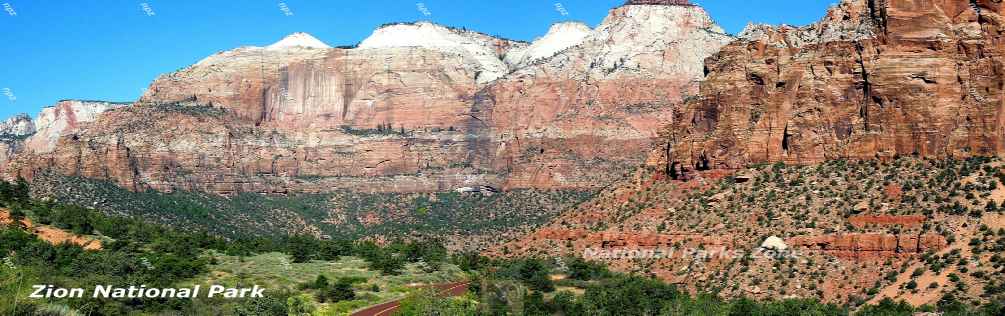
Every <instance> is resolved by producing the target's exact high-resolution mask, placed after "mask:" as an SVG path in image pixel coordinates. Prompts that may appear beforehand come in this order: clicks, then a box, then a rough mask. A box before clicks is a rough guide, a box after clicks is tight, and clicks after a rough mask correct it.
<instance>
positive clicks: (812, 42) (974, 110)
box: [651, 0, 1005, 168]
mask: <svg viewBox="0 0 1005 316" xmlns="http://www.w3.org/2000/svg"><path fill="white" fill-rule="evenodd" d="M1002 13H1003V5H1002V3H1001V2H998V1H983V0H981V1H965V0H942V1H907V0H888V1H867V0H846V1H843V2H841V3H840V4H839V5H837V6H835V7H833V8H832V9H831V10H830V11H829V12H828V14H827V15H826V16H825V17H824V18H823V20H821V21H820V22H818V23H815V24H812V25H809V26H806V27H798V28H797V27H791V26H781V27H770V26H765V25H751V26H748V27H747V29H746V30H744V31H743V32H742V33H741V34H740V35H739V40H737V41H736V42H733V43H731V44H730V45H727V46H726V47H724V48H722V50H721V51H720V52H719V53H718V54H716V55H715V56H714V57H712V58H710V59H708V60H707V62H706V63H705V69H706V71H707V72H708V76H707V78H706V79H705V81H704V82H703V83H702V85H701V93H700V97H699V98H694V99H693V100H689V102H687V103H686V104H685V105H684V106H683V107H682V108H681V112H682V114H681V116H680V118H679V119H676V120H672V121H671V123H670V124H669V125H668V126H667V128H666V129H665V133H664V135H663V136H664V137H665V139H666V141H665V144H667V146H666V147H663V148H659V150H657V152H656V153H654V156H657V157H658V158H654V159H653V160H652V161H651V162H653V163H654V164H657V165H662V166H667V167H670V166H674V168H679V166H686V167H688V168H691V167H693V166H708V167H710V168H733V167H738V166H742V165H745V164H749V163H752V162H764V161H772V162H774V161H785V162H790V163H812V162H818V161H822V160H826V159H837V158H866V159H868V158H875V157H881V158H882V157H893V156H896V155H911V154H919V155H925V156H951V157H960V156H969V155H988V154H996V153H998V154H1000V153H1002V152H1003V150H1005V148H1003V142H1002V141H1003V139H1002V136H1003V132H1002V131H1003V128H1005V116H1003V115H1005V113H1003V110H1005V98H1003V93H1005V92H1003V91H1005V90H1003V88H1002V86H1003V72H1005V67H1003V62H1002V53H1003V47H1005V45H1002V34H1003V32H1005V20H1003V19H1002ZM668 154H669V155H668ZM668 157H669V159H668Z"/></svg>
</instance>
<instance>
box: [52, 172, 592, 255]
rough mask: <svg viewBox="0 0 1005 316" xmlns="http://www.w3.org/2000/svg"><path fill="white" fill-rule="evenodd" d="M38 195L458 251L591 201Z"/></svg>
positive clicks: (195, 226) (152, 214)
mask: <svg viewBox="0 0 1005 316" xmlns="http://www.w3.org/2000/svg"><path fill="white" fill-rule="evenodd" d="M32 195H33V196H35V197H38V198H48V199H53V200H56V201H61V202H64V203H69V204H76V205H81V206H86V207H94V208H97V209H100V210H103V211H106V212H108V213H113V214H120V215H129V216H132V217H136V218H142V219H144V220H146V221H150V222H155V223H161V224H167V225H171V226H173V227H177V228H180V229H186V230H206V231H209V232H212V233H214V234H219V235H222V236H227V237H240V236H261V235H271V234H282V235H297V234H307V235H311V236H315V237H317V238H376V239H378V240H383V239H395V238H401V237H415V236H422V235H425V236H435V237H437V238H443V239H444V240H445V241H447V242H448V247H449V248H451V249H455V250H460V249H467V250H471V249H481V248H484V247H485V246H487V245H489V244H490V243H493V242H498V241H499V240H500V237H503V236H510V237H514V236H518V235H520V234H523V233H526V232H528V231H530V230H532V229H533V228H536V227H538V226H540V225H541V224H544V223H547V222H548V221H549V220H551V219H552V218H553V217H554V216H556V215H557V214H558V213H559V212H560V211H561V210H563V209H567V208H570V207H573V206H575V205H576V204H578V203H580V202H582V201H585V200H587V199H589V198H590V197H591V196H592V195H593V191H585V190H535V189H524V190H512V191H503V192H498V193H491V194H481V193H458V192H440V193H361V192H351V191H336V192H332V193H318V194H306V193H305V194H290V195H263V194H258V193H242V194H237V195H235V196H231V197H223V196H218V195H215V194H210V193H201V192H187V191H176V192H171V193H162V192H157V191H146V192H131V191H128V190H125V189H123V188H121V187H118V186H116V185H114V184H112V183H109V182H106V181H99V180H91V179H85V178H79V177H68V176H62V175H58V174H53V173H50V174H44V175H38V176H36V178H35V180H34V181H33V185H32Z"/></svg>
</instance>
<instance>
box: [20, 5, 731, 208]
mask: <svg viewBox="0 0 1005 316" xmlns="http://www.w3.org/2000/svg"><path fill="white" fill-rule="evenodd" d="M731 40H732V38H731V37H730V36H728V35H725V34H723V32H722V30H721V28H719V27H718V26H716V25H715V24H714V22H713V21H712V20H711V18H709V17H708V15H707V14H706V13H705V12H704V10H702V9H701V8H700V7H697V6H691V5H674V4H627V5H624V6H621V7H618V8H614V9H612V10H611V12H610V15H609V16H608V17H607V18H606V19H605V20H604V21H603V22H602V23H601V24H600V25H599V26H598V27H596V28H595V29H591V28H589V27H587V26H585V25H582V24H578V23H571V22H570V23H559V24H556V25H555V26H553V27H552V28H551V29H550V30H549V32H548V34H546V35H545V36H543V37H542V38H540V39H538V40H536V41H535V42H533V43H524V42H518V41H511V40H506V39H502V38H498V37H493V36H489V35H485V34H482V33H478V32H472V31H468V30H462V29H456V28H450V27H446V26H441V25H436V24H433V23H428V22H418V23H397V24H388V25H385V26H382V27H380V28H378V29H377V30H375V31H374V33H373V35H371V36H370V37H369V38H367V39H365V40H363V41H362V42H361V43H360V44H359V45H358V47H343V48H331V47H329V46H328V45H326V44H324V43H323V42H321V41H319V40H317V39H315V38H313V37H311V36H310V35H307V34H304V33H296V34H293V35H290V36H289V37H287V38H285V39H283V40H281V41H279V42H277V43H276V44H273V45H270V46H268V47H241V48H237V49H234V50H230V51H225V52H220V53H217V54H214V55H212V56H209V57H207V58H205V59H203V60H201V61H199V62H198V63H196V64H194V65H192V66H189V67H186V68H184V69H181V70H179V71H176V72H173V73H170V74H165V75H162V76H160V77H158V78H157V79H156V80H155V81H154V82H153V83H152V84H151V85H150V87H149V89H148V90H147V91H146V92H145V93H144V94H143V96H142V97H141V98H140V100H139V101H137V102H136V103H135V104H134V105H132V106H129V107H125V108H122V109H116V110H115V111H108V112H105V113H104V114H101V115H98V116H96V117H91V116H88V118H87V120H88V121H90V120H92V119H93V121H94V122H93V123H92V124H82V125H80V126H77V124H72V126H70V125H68V126H66V127H67V128H65V129H59V130H60V131H63V132H60V133H55V134H54V133H44V134H45V135H42V134H43V133H39V135H36V136H34V137H32V138H30V139H28V140H27V141H26V144H28V147H29V148H32V149H31V150H25V151H23V152H22V153H19V154H18V155H16V156H15V157H12V158H10V159H7V162H6V163H5V167H4V168H5V170H6V172H7V173H8V174H9V175H15V174H16V175H21V176H24V177H26V178H31V177H32V176H34V175H37V174H38V173H40V172H57V173H60V174H65V175H72V176H82V177H88V178H97V179H104V180H110V181H113V182H115V183H117V184H118V185H121V186H123V187H126V188H129V189H131V190H147V189H155V190H160V191H173V190H204V191H209V192H214V193H219V194H233V193H237V192H262V193H279V194H282V193H287V192H324V191H330V190H336V189H353V190H362V191H382V192H412V191H442V190H450V189H453V188H456V187H459V186H475V185H490V186H494V187H499V188H504V189H513V188H571V189H577V188H589V187H599V186H603V185H605V184H607V183H609V182H610V180H611V179H614V178H617V177H620V176H621V175H622V174H623V173H624V172H625V171H626V170H629V169H631V168H634V167H636V166H638V165H640V164H641V163H642V162H643V161H644V160H645V158H646V154H645V153H646V152H648V150H649V149H650V148H651V147H652V143H651V142H652V141H653V139H654V138H655V137H656V136H657V132H658V131H659V127H660V126H662V125H663V124H664V123H665V122H666V120H668V119H669V118H670V115H669V113H670V112H669V109H670V108H671V104H674V103H679V102H680V101H681V100H683V98H684V96H686V95H693V94H696V93H697V92H698V90H697V89H698V85H697V81H698V80H699V79H700V78H701V76H702V75H703V73H702V68H701V61H702V60H704V58H706V57H708V56H710V55H712V54H713V53H715V52H716V51H718V49H719V47H721V46H723V45H725V44H726V43H728V42H730V41H731ZM61 113H67V114H74V113H77V112H73V111H63V112H61ZM88 113H90V112H88ZM75 115H76V114H75ZM68 117H70V118H72V117H73V116H72V115H71V116H68ZM70 121H72V119H71V120H70ZM71 127H72V128H71ZM64 130H65V131H64Z"/></svg>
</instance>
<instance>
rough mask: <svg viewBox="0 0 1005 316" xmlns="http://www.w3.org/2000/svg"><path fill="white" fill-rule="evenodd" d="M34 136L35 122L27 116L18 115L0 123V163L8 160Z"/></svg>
mask: <svg viewBox="0 0 1005 316" xmlns="http://www.w3.org/2000/svg"><path fill="white" fill-rule="evenodd" d="M32 134H35V121H33V120H32V119H31V117H30V116H28V115H27V114H18V115H16V116H14V117H11V118H9V119H7V120H4V121H2V122H0V162H4V161H7V160H9V159H10V157H11V156H12V155H14V154H16V153H17V152H18V151H19V150H20V148H21V147H22V145H23V143H24V139H25V138H27V137H29V136H31V135H32Z"/></svg>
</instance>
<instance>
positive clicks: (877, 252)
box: [789, 234, 947, 258]
mask: <svg viewBox="0 0 1005 316" xmlns="http://www.w3.org/2000/svg"><path fill="white" fill-rule="evenodd" d="M789 244H790V245H792V246H793V247H796V248H797V249H805V250H809V251H821V252H825V253H828V254H831V255H834V256H838V257H848V258H885V257H889V256H894V255H900V254H919V253H923V252H926V251H938V250H941V249H942V248H945V247H946V246H947V243H946V239H945V238H944V237H942V236H941V235H936V234H915V235H906V234H900V235H893V234H843V235H823V236H797V237H793V238H790V239H789Z"/></svg>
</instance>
